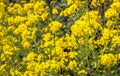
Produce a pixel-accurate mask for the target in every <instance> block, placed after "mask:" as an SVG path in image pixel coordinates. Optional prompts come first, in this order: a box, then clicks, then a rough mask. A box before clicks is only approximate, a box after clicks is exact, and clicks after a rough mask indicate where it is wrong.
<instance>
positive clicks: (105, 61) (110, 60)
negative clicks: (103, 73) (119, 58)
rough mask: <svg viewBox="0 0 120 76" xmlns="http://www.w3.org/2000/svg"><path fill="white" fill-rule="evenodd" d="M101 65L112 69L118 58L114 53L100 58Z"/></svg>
mask: <svg viewBox="0 0 120 76" xmlns="http://www.w3.org/2000/svg"><path fill="white" fill-rule="evenodd" d="M100 63H101V64H102V65H104V66H107V67H111V66H112V65H114V64H116V58H115V56H114V55H113V54H112V53H108V54H104V55H101V56H100Z"/></svg>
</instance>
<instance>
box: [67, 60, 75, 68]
mask: <svg viewBox="0 0 120 76" xmlns="http://www.w3.org/2000/svg"><path fill="white" fill-rule="evenodd" d="M75 67H77V63H76V61H75V60H73V61H70V62H69V65H68V67H67V68H68V69H71V70H72V69H73V68H75Z"/></svg>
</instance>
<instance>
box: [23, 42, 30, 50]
mask: <svg viewBox="0 0 120 76" xmlns="http://www.w3.org/2000/svg"><path fill="white" fill-rule="evenodd" d="M22 45H23V47H24V48H25V49H28V48H29V47H30V43H29V42H28V41H22Z"/></svg>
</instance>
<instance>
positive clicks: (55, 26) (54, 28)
mask: <svg viewBox="0 0 120 76" xmlns="http://www.w3.org/2000/svg"><path fill="white" fill-rule="evenodd" d="M48 26H49V27H50V31H52V33H55V32H56V31H58V30H59V29H60V28H61V27H62V24H61V23H60V22H58V21H52V22H51V23H50V24H49V25H48Z"/></svg>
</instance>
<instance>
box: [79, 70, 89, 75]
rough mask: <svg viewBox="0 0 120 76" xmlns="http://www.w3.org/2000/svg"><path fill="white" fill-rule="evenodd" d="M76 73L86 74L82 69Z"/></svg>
mask: <svg viewBox="0 0 120 76" xmlns="http://www.w3.org/2000/svg"><path fill="white" fill-rule="evenodd" d="M78 73H79V74H87V72H86V71H85V70H84V69H82V70H80V71H79V72H78Z"/></svg>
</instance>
